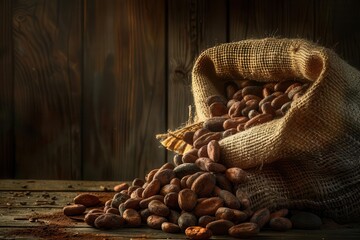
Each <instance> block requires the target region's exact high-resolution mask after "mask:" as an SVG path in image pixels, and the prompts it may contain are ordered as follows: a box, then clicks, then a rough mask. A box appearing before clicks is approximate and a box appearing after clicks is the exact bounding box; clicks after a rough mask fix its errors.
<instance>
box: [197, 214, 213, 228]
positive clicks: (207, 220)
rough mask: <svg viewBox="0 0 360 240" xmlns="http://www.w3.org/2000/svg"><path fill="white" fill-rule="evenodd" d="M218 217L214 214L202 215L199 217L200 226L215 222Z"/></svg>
mask: <svg viewBox="0 0 360 240" xmlns="http://www.w3.org/2000/svg"><path fill="white" fill-rule="evenodd" d="M216 220H217V219H216V217H214V216H209V215H205V216H201V217H200V218H199V222H198V225H199V226H200V227H206V226H207V225H208V224H209V223H211V222H213V221H216Z"/></svg>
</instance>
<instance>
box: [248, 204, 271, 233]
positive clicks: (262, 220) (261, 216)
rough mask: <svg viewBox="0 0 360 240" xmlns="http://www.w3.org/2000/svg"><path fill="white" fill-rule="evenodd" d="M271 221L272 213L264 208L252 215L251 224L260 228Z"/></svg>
mask: <svg viewBox="0 0 360 240" xmlns="http://www.w3.org/2000/svg"><path fill="white" fill-rule="evenodd" d="M269 220H270V211H269V209H268V208H262V209H259V210H257V211H255V213H254V214H253V215H252V217H251V219H250V222H252V223H256V224H257V225H258V227H259V228H262V227H264V226H265V225H266V224H267V223H268V222H269Z"/></svg>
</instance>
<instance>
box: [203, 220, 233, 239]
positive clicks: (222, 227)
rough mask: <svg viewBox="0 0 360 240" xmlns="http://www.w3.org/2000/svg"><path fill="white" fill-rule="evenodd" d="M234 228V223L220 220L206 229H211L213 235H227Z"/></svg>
mask: <svg viewBox="0 0 360 240" xmlns="http://www.w3.org/2000/svg"><path fill="white" fill-rule="evenodd" d="M232 226H234V223H233V222H231V221H228V220H225V219H219V220H216V221H212V222H210V223H208V224H207V225H206V228H207V229H210V230H211V232H212V233H213V235H227V234H228V231H229V229H230V228H231V227H232Z"/></svg>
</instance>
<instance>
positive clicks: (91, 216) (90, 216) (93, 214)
mask: <svg viewBox="0 0 360 240" xmlns="http://www.w3.org/2000/svg"><path fill="white" fill-rule="evenodd" d="M94 210H96V211H94ZM94 210H91V211H89V212H88V213H87V214H86V215H85V218H84V222H85V223H86V224H88V225H90V226H93V227H95V220H96V218H97V217H99V216H100V215H103V214H104V212H103V211H101V210H98V209H94Z"/></svg>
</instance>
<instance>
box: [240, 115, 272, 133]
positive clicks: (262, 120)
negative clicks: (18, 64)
mask: <svg viewBox="0 0 360 240" xmlns="http://www.w3.org/2000/svg"><path fill="white" fill-rule="evenodd" d="M272 119H273V115H271V114H267V113H262V114H259V115H257V116H256V117H254V118H252V119H250V120H249V121H247V122H246V123H245V125H244V128H245V129H249V128H251V127H254V126H257V125H259V124H262V123H265V122H268V121H271V120H272Z"/></svg>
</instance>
